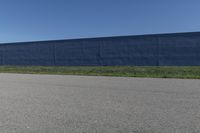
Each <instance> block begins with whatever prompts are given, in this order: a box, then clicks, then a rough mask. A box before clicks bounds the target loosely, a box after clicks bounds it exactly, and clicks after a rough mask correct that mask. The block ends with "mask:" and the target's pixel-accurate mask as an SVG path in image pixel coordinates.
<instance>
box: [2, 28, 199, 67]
mask: <svg viewBox="0 0 200 133" xmlns="http://www.w3.org/2000/svg"><path fill="white" fill-rule="evenodd" d="M0 65H23V66H26V65H28V66H127V65H129V66H199V65H200V32H195V33H177V34H157V35H140V36H124V37H105V38H91V39H73V40H58V41H41V42H23V43H8V44H1V45H0Z"/></svg>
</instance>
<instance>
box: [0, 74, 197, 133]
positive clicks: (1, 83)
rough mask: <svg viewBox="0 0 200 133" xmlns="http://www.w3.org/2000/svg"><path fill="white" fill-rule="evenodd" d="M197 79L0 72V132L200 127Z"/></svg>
mask: <svg viewBox="0 0 200 133" xmlns="http://www.w3.org/2000/svg"><path fill="white" fill-rule="evenodd" d="M199 132H200V80H192V79H190V80H189V79H151V78H123V77H95V76H61V75H31V74H0V133H199Z"/></svg>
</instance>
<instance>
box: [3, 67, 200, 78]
mask: <svg viewBox="0 0 200 133" xmlns="http://www.w3.org/2000/svg"><path fill="white" fill-rule="evenodd" d="M0 73H27V74H58V75H89V76H120V77H153V78H193V79H200V67H140V66H137V67H134V66H108V67H77V66H76V67H42V66H33V67H21V66H0Z"/></svg>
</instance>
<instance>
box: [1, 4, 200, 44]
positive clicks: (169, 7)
mask: <svg viewBox="0 0 200 133" xmlns="http://www.w3.org/2000/svg"><path fill="white" fill-rule="evenodd" d="M199 14H200V1H199V0H0V42H1V43H2V42H19V41H36V40H55V39H71V38H85V37H102V36H120V35H138V34H155V33H170V32H192V31H200V15H199Z"/></svg>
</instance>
